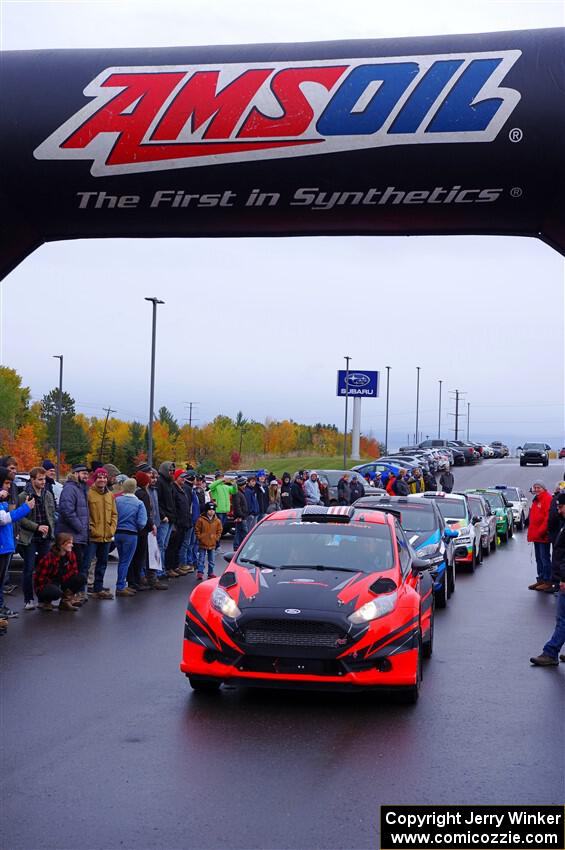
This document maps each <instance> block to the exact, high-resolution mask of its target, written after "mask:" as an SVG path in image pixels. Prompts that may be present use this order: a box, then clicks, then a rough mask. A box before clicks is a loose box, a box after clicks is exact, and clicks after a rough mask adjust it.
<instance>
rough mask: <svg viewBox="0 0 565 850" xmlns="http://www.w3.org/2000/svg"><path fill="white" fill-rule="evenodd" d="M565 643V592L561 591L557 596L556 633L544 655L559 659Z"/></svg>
mask: <svg viewBox="0 0 565 850" xmlns="http://www.w3.org/2000/svg"><path fill="white" fill-rule="evenodd" d="M564 643H565V592H564V591H562V590H560V591H559V593H558V594H557V615H556V621H555V631H554V632H553V634H552V635H551V637H550V639H549V640H548V642H547V643H546V645H545V646H544V648H543V654H544V655H549V656H550V657H551V658H557V656H558V655H559V651H560V649H561V647H562V646H563V644H564Z"/></svg>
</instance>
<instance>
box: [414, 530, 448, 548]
mask: <svg viewBox="0 0 565 850" xmlns="http://www.w3.org/2000/svg"><path fill="white" fill-rule="evenodd" d="M406 536H407V537H408V542H409V543H410V545H411V546H412V548H413V549H415V550H416V552H417V551H418V549H422V548H423V547H424V546H432V545H435V546H439V544H440V542H441V534H440V532H439V529H436V530H435V531H406Z"/></svg>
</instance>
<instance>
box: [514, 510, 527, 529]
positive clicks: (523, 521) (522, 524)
mask: <svg viewBox="0 0 565 850" xmlns="http://www.w3.org/2000/svg"><path fill="white" fill-rule="evenodd" d="M525 526H526V518H525V516H524V514H523V513H522V514H520V522H519V523H518V525H517V526H516V528H517V529H518V531H523V530H524V528H525Z"/></svg>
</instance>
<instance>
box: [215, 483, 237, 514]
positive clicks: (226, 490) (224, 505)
mask: <svg viewBox="0 0 565 850" xmlns="http://www.w3.org/2000/svg"><path fill="white" fill-rule="evenodd" d="M235 493H237V487H236V486H235V484H226V482H225V481H222V479H221V478H217V479H216V480H215V481H212V483H211V484H210V495H211V496H212V498H213V500H214V501H215V503H216V512H217V513H219V514H229V512H230V509H231V503H230V496H232V495H234V494H235Z"/></svg>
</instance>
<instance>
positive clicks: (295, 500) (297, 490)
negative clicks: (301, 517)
mask: <svg viewBox="0 0 565 850" xmlns="http://www.w3.org/2000/svg"><path fill="white" fill-rule="evenodd" d="M290 497H291V499H292V507H293V508H304V507H306V496H305V495H304V490H303V489H302V486H301V484H299V483H298V481H293V482H292V484H291V487H290Z"/></svg>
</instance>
